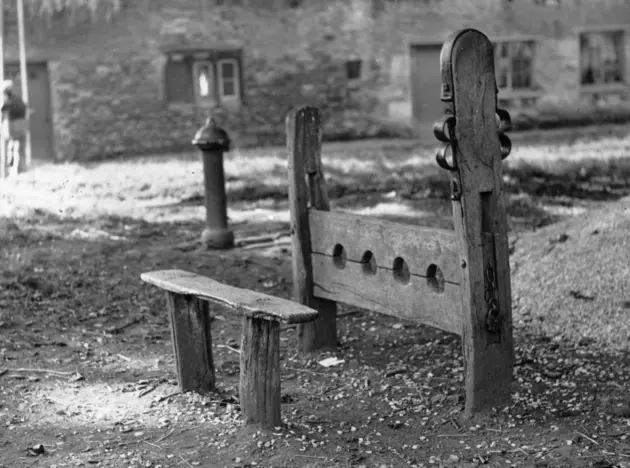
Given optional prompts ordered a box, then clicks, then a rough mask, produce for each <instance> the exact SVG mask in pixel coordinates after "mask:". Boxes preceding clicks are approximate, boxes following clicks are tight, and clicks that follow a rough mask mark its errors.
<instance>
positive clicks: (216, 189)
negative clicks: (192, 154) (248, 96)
mask: <svg viewBox="0 0 630 468" xmlns="http://www.w3.org/2000/svg"><path fill="white" fill-rule="evenodd" d="M192 143H193V145H195V146H197V148H199V150H200V151H201V157H202V160H203V179H204V189H205V203H206V228H205V229H204V230H203V233H202V234H201V242H202V244H203V245H205V246H206V248H209V249H226V248H231V247H234V232H233V231H232V230H231V229H230V228H229V227H228V222H227V196H226V193H225V173H224V171H223V153H224V152H226V151H229V150H230V138H229V137H228V134H227V133H226V131H225V130H223V129H222V128H219V127H218V126H217V125H216V123H215V121H214V119H213V118H212V117H208V119H207V120H206V123H205V125H204V126H203V127H201V128H200V129H199V130H198V131H197V133H196V134H195V138H194V139H193V141H192Z"/></svg>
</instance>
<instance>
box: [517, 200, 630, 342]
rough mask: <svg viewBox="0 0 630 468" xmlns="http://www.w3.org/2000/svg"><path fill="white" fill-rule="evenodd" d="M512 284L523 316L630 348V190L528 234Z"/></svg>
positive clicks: (555, 331)
mask: <svg viewBox="0 0 630 468" xmlns="http://www.w3.org/2000/svg"><path fill="white" fill-rule="evenodd" d="M512 285H513V298H514V305H515V323H518V321H519V320H521V321H523V322H525V323H529V324H530V326H531V325H533V326H534V327H540V330H541V331H542V332H543V333H545V334H548V335H551V336H558V335H560V336H563V337H565V338H569V339H571V340H575V341H579V340H595V341H597V342H598V344H600V345H601V346H604V347H612V348H616V349H623V350H628V349H630V320H628V318H629V317H630V197H626V198H623V199H621V200H620V201H618V202H615V203H610V204H609V205H607V206H606V207H600V208H599V209H597V210H593V211H590V212H587V213H585V214H583V215H581V216H577V217H575V218H570V219H567V220H565V221H563V222H560V223H558V224H554V225H551V226H547V227H545V228H543V229H540V230H538V231H536V232H532V233H525V234H522V235H521V236H520V237H519V239H518V241H517V242H516V249H515V252H514V255H513V257H512Z"/></svg>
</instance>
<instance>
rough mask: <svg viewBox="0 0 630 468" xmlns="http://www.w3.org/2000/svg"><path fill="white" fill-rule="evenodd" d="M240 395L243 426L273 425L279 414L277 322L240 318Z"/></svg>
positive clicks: (279, 423) (276, 424)
mask: <svg viewBox="0 0 630 468" xmlns="http://www.w3.org/2000/svg"><path fill="white" fill-rule="evenodd" d="M240 364H241V376H240V383H239V395H240V403H241V412H242V414H243V421H244V422H245V424H246V425H258V426H261V427H265V428H273V427H277V426H280V425H281V424H282V419H281V413H280V324H279V323H278V322H269V321H267V320H261V319H258V318H249V317H245V318H244V319H243V334H242V338H241V362H240Z"/></svg>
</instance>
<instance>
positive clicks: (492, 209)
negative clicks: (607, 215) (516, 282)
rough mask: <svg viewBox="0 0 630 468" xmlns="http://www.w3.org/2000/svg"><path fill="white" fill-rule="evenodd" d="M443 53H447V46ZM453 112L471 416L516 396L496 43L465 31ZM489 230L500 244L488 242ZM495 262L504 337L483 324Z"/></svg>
mask: <svg viewBox="0 0 630 468" xmlns="http://www.w3.org/2000/svg"><path fill="white" fill-rule="evenodd" d="M443 52H444V51H443ZM448 53H449V54H450V60H451V65H452V79H453V111H454V114H455V119H456V120H455V144H454V149H455V151H454V159H455V164H456V167H457V177H458V179H459V185H460V190H461V198H460V199H459V200H455V201H454V202H453V218H454V223H455V231H456V233H457V238H458V248H459V251H460V252H461V255H462V256H463V258H465V260H466V265H467V266H466V268H463V269H461V272H462V275H461V286H462V320H463V334H462V344H463V353H464V361H465V381H466V414H468V415H470V414H472V413H473V412H476V411H481V410H486V409H489V408H491V407H493V406H501V405H503V404H505V403H508V402H509V401H510V387H511V380H512V366H513V338H512V306H511V292H510V270H509V254H508V240H507V220H506V214H505V205H504V197H503V193H502V186H501V184H502V170H501V150H500V144H499V138H498V128H497V121H496V116H495V112H496V99H497V97H496V84H495V75H494V59H493V49H492V44H491V43H490V41H489V40H488V38H487V37H486V36H484V35H483V34H482V33H480V32H479V31H475V30H466V31H464V32H462V33H460V35H459V36H458V37H457V39H456V40H455V41H454V44H453V47H452V49H451V50H450V51H448ZM483 233H489V234H491V236H490V237H489V238H490V239H494V246H485V245H484V239H487V237H484V235H483ZM489 263H492V264H493V265H494V268H495V271H496V277H497V281H498V299H499V306H500V315H501V319H502V326H501V329H500V333H499V339H498V340H497V337H496V336H495V337H493V336H490V335H489V332H488V331H487V330H486V327H485V318H486V313H487V311H488V305H487V304H486V302H485V300H484V287H485V279H484V273H485V270H486V267H487V265H488V264H489Z"/></svg>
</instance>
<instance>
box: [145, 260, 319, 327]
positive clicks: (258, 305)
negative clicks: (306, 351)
mask: <svg viewBox="0 0 630 468" xmlns="http://www.w3.org/2000/svg"><path fill="white" fill-rule="evenodd" d="M140 277H141V278H142V280H143V281H145V282H147V283H150V284H153V285H155V286H158V287H159V288H162V289H165V290H167V291H170V292H173V293H176V294H184V295H189V296H195V297H197V298H199V299H203V300H209V301H214V302H218V303H221V304H225V305H227V306H230V307H232V308H233V309H235V310H236V311H238V312H239V313H241V314H243V315H245V316H246V317H249V318H258V319H264V320H270V321H276V322H284V323H304V322H310V321H312V320H315V319H316V318H317V311H316V310H314V309H311V308H309V307H306V306H304V305H302V304H299V303H297V302H294V301H290V300H288V299H281V298H279V297H274V296H269V295H267V294H263V293H259V292H256V291H250V290H247V289H240V288H236V287H234V286H228V285H226V284H223V283H219V282H218V281H215V280H213V279H211V278H208V277H205V276H201V275H197V274H195V273H190V272H187V271H183V270H160V271H151V272H147V273H142V274H141V276H140Z"/></svg>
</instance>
